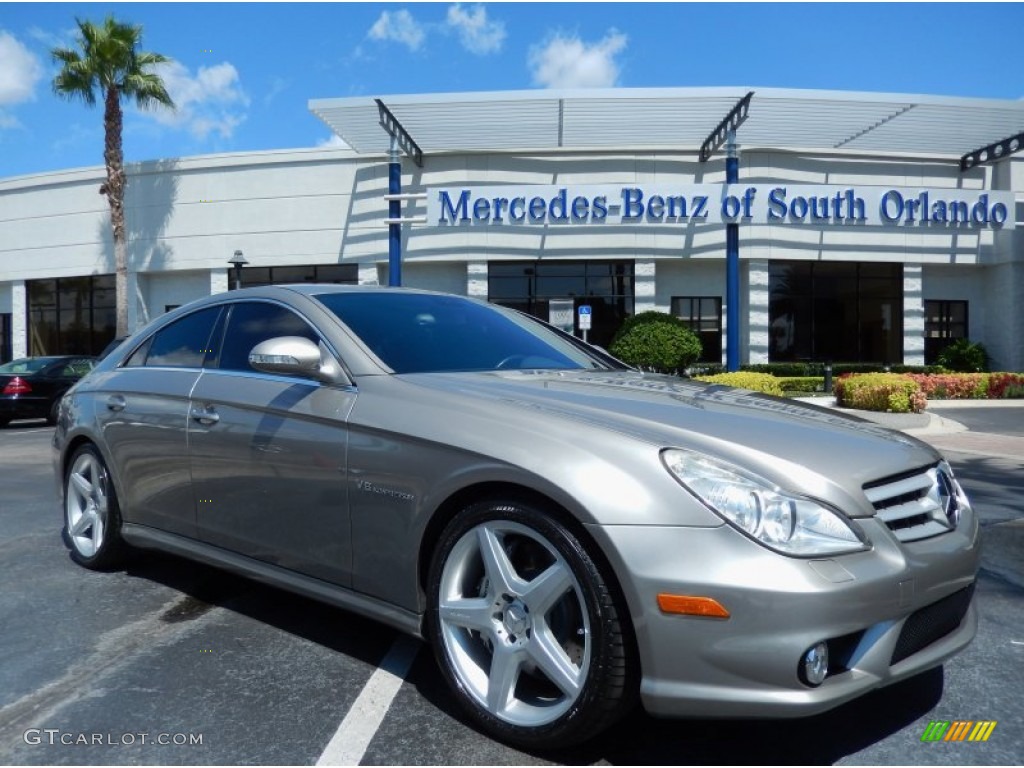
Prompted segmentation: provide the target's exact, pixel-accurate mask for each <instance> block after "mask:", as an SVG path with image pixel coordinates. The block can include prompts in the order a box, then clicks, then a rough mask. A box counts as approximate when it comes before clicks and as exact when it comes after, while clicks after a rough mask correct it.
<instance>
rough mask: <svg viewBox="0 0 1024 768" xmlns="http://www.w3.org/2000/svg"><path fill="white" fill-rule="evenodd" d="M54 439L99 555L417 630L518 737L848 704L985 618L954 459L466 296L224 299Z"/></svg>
mask: <svg viewBox="0 0 1024 768" xmlns="http://www.w3.org/2000/svg"><path fill="white" fill-rule="evenodd" d="M54 446H55V465H56V476H57V483H58V487H59V491H60V495H61V498H62V506H63V509H64V537H65V540H66V542H67V544H68V546H69V548H70V550H71V557H72V558H73V559H74V560H75V561H76V562H78V563H80V564H81V565H83V566H85V567H87V568H94V569H107V568H112V567H115V566H116V564H117V563H118V562H119V560H120V559H121V558H122V557H123V556H124V555H125V554H126V553H127V551H128V550H129V549H130V548H140V549H145V548H155V549H160V550H164V551H167V552H171V553H175V554H178V555H182V556H185V557H189V558H195V559H197V560H202V561H205V562H207V563H213V564H216V565H218V566H222V567H224V568H226V569H230V570H232V571H235V572H238V573H242V574H246V575H250V576H253V577H255V578H258V579H260V580H262V581H266V582H271V583H274V584H276V585H278V586H281V587H284V588H287V589H291V590H294V591H296V592H299V593H302V594H304V595H308V596H312V597H314V598H318V599H321V600H326V601H329V602H331V603H334V604H336V605H338V606H341V607H343V608H346V609H348V610H352V611H357V612H359V613H362V614H365V615H368V616H371V617H374V618H376V619H379V620H381V621H384V622H387V623H388V624H390V625H392V626H394V627H397V628H398V629H401V630H403V631H405V632H408V633H410V634H413V635H416V636H419V637H421V638H423V639H424V640H426V641H427V642H428V643H429V644H430V645H431V646H432V648H433V650H434V653H435V655H436V657H437V662H438V664H439V665H440V668H441V670H442V671H443V674H444V677H445V678H446V680H447V681H448V683H449V684H450V685H451V687H452V689H453V690H454V692H455V694H456V696H457V698H458V699H459V700H460V701H461V703H462V704H463V705H464V706H465V707H466V709H467V710H468V711H469V713H471V715H472V717H473V718H474V719H475V721H476V722H477V723H478V724H479V725H480V727H482V728H483V729H484V730H486V731H487V732H488V733H490V734H492V735H494V736H496V737H497V738H499V739H502V740H504V741H507V742H509V743H512V744H516V745H525V746H530V747H533V748H542V747H552V746H564V745H568V744H572V743H576V742H580V741H582V740H585V739H587V738H589V737H591V736H593V735H594V734H596V733H598V732H599V731H601V730H602V729H604V728H606V727H607V726H609V725H610V724H611V723H613V722H614V721H615V720H616V719H617V718H619V717H620V716H621V715H622V714H623V713H624V712H625V711H626V710H627V709H628V708H629V707H630V706H632V705H633V704H634V703H635V702H636V701H637V700H639V701H640V702H641V703H642V704H643V706H644V707H645V708H646V709H647V710H648V711H649V712H651V713H653V714H655V715H665V716H700V717H708V716H712V717H714V716H729V717H736V716H740V717H779V716H786V717H788V716H800V715H808V714H812V713H817V712H821V711H823V710H826V709H829V708H831V707H835V706H836V705H838V704H840V703H842V702H845V701H848V700H849V699H852V698H854V697H856V696H859V695H861V694H863V693H865V692H867V691H870V690H872V689H875V688H878V687H880V686H883V685H887V684H889V683H892V682H894V681H896V680H899V679H902V678H906V677H908V676H910V675H914V674H917V673H919V672H921V671H923V670H927V669H929V668H932V667H935V666H937V665H940V664H942V663H943V661H945V660H946V659H948V658H949V657H950V656H952V655H953V654H955V653H956V652H957V651H959V650H961V649H962V648H963V647H964V646H966V645H967V644H968V643H969V642H970V641H971V639H972V638H973V636H974V634H975V631H976V628H977V616H976V613H975V609H974V607H973V605H972V600H971V598H972V593H973V588H974V580H975V574H976V571H977V568H978V561H979V539H978V521H977V518H976V516H975V514H974V512H973V511H972V509H971V506H970V504H969V502H968V500H967V498H966V497H965V496H964V493H963V491H962V490H961V488H960V486H959V485H958V483H957V481H956V479H954V477H953V473H952V471H951V470H950V467H949V465H948V464H947V463H946V462H945V461H944V460H943V458H942V457H941V456H940V455H939V454H938V453H937V452H936V451H935V450H934V449H932V448H930V447H929V446H927V445H925V444H924V443H921V442H919V441H917V440H915V439H913V438H911V437H908V436H906V435H903V434H900V433H896V432H892V431H888V430H886V429H883V428H880V427H877V426H874V425H871V424H869V423H867V422H865V421H862V420H860V419H856V418H852V417H847V416H843V415H841V414H838V413H836V412H833V411H830V410H826V409H822V408H817V407H813V406H806V405H803V404H800V403H795V402H790V401H787V400H784V399H780V398H773V397H768V396H761V395H755V394H753V393H750V392H746V391H742V390H736V389H731V388H727V387H722V386H713V385H712V386H708V385H704V384H698V383H694V382H690V381H687V380H684V379H679V378H671V377H662V376H653V375H649V374H644V373H640V372H637V371H633V370H630V369H628V368H627V367H625V366H623V365H622V364H621V363H619V362H617V361H616V360H614V359H613V358H611V357H609V356H608V355H606V354H604V353H603V352H602V351H600V350H599V349H596V348H593V347H590V346H588V345H586V344H584V343H582V342H580V341H578V340H576V339H574V338H573V337H572V336H569V335H566V334H563V333H562V332H560V331H557V330H555V329H553V328H551V327H549V326H547V325H545V324H543V323H541V322H539V321H537V320H535V319H534V318H531V317H527V316H525V315H521V314H519V313H516V312H513V311H510V310H507V309H504V308H501V307H497V306H493V305H490V304H486V303H484V302H480V301H476V300H472V299H468V298H464V297H459V296H449V295H444V294H437V293H428V292H423V291H413V290H403V289H386V288H368V287H354V286H327V285H303V286H276V287H266V288H254V289H246V290H240V291H233V292H230V293H227V294H220V295H217V296H212V297H210V298H207V299H202V300H200V301H197V302H195V303H192V304H189V305H186V306H184V307H181V308H180V309H177V310H175V311H174V312H171V313H169V314H167V315H165V316H163V317H161V318H160V319H158V320H156V321H154V322H153V323H151V324H150V325H149V326H147V327H146V328H144V329H143V330H141V331H140V332H138V333H137V334H135V335H134V336H133V337H132V338H131V339H130V340H128V341H127V342H125V343H124V344H122V345H121V346H120V347H119V348H118V349H117V350H116V351H115V352H114V353H112V354H111V355H110V356H108V357H107V358H106V359H104V360H103V361H102V363H100V365H99V366H98V367H97V368H96V369H95V370H94V371H93V372H92V373H91V374H90V375H88V376H87V377H85V378H84V379H83V380H82V381H81V382H79V383H78V384H77V385H76V386H75V387H74V388H73V389H72V390H71V391H70V393H69V394H68V395H67V396H66V397H65V398H64V400H63V402H62V405H61V409H60V414H59V420H58V426H57V430H56V435H55V438H54Z"/></svg>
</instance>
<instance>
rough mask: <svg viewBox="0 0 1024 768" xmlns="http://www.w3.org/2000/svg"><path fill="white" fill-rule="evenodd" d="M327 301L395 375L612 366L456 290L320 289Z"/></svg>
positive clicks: (536, 325) (533, 324)
mask: <svg viewBox="0 0 1024 768" xmlns="http://www.w3.org/2000/svg"><path fill="white" fill-rule="evenodd" d="M316 299H317V300H318V301H320V302H321V303H322V304H323V305H324V306H326V307H327V308H328V309H330V310H331V311H332V312H333V313H334V314H335V315H337V316H338V317H339V318H340V319H341V321H342V322H343V323H345V325H347V326H348V327H349V328H351V329H352V331H354V332H355V334H356V335H357V336H359V338H360V339H361V340H362V342H363V343H364V344H365V345H366V346H367V347H369V348H370V350H371V351H372V352H373V353H374V354H375V355H376V356H377V357H378V358H380V359H381V361H383V362H384V363H385V364H386V365H387V366H388V367H389V368H391V369H392V370H393V371H395V373H428V372H440V371H497V370H523V369H537V368H552V369H579V368H586V369H594V368H596V369H601V370H607V369H608V368H609V367H611V366H610V365H609V363H608V362H606V361H605V360H604V359H602V357H600V356H598V355H597V354H592V353H591V352H590V351H589V350H588V349H587V348H586V346H585V345H583V344H582V343H581V342H574V341H573V340H571V339H569V338H562V337H561V336H559V334H557V333H555V332H554V331H552V330H551V329H549V328H547V327H545V326H543V325H541V324H539V323H537V322H534V321H533V320H532V319H530V318H527V317H524V316H520V315H518V313H515V312H512V311H511V310H503V309H499V308H497V307H494V306H489V305H487V304H483V303H480V302H476V301H472V300H469V299H464V298H461V297H458V296H445V295H439V294H424V293H382V292H381V293H378V292H367V293H322V294H318V295H317V296H316Z"/></svg>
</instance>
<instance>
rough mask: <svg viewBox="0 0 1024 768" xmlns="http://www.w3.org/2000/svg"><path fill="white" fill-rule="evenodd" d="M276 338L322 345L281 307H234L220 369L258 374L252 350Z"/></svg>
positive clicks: (254, 303)
mask: <svg viewBox="0 0 1024 768" xmlns="http://www.w3.org/2000/svg"><path fill="white" fill-rule="evenodd" d="M276 336H302V337H303V338H306V339H309V340H310V341H312V342H314V343H318V342H319V341H320V339H319V337H318V336H317V334H316V332H315V331H314V330H313V329H312V328H311V327H310V326H309V324H308V323H307V322H306V321H305V320H303V319H302V318H301V317H299V316H298V315H296V314H295V313H294V312H292V311H291V310H290V309H287V308H285V307H282V306H280V305H278V304H268V303H266V302H257V301H247V302H243V303H240V304H235V305H233V306H232V307H231V314H230V315H229V317H228V324H227V333H226V334H225V336H224V343H223V345H222V346H221V353H220V367H221V368H224V369H227V370H232V371H251V370H254V369H253V368H252V366H250V365H249V353H250V352H251V351H252V348H253V347H255V346H256V345H257V344H259V343H260V342H261V341H266V340H267V339H273V338H274V337H276Z"/></svg>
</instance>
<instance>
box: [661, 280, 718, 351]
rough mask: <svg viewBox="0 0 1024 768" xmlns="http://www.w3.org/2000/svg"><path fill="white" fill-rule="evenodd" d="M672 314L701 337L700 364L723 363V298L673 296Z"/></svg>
mask: <svg viewBox="0 0 1024 768" xmlns="http://www.w3.org/2000/svg"><path fill="white" fill-rule="evenodd" d="M672 314H673V315H675V316H676V317H678V318H679V319H680V320H682V321H683V322H685V323H687V324H688V325H689V326H690V330H692V331H693V332H694V333H696V334H697V335H698V336H699V337H700V343H701V352H700V358H699V362H701V363H721V362H722V297H721V296H673V297H672Z"/></svg>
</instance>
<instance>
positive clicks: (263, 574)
mask: <svg viewBox="0 0 1024 768" xmlns="http://www.w3.org/2000/svg"><path fill="white" fill-rule="evenodd" d="M121 535H122V536H123V537H124V540H125V541H126V542H128V543H129V544H131V545H132V546H133V547H140V548H142V549H158V550H160V551H162V552H169V553H170V554H172V555H179V556H181V557H184V558H188V559H189V560H198V561H199V562H202V563H206V564H207V565H213V566H216V567H217V568H223V569H224V570H226V571H231V572H232V573H236V574H239V575H240V576H245V577H247V578H250V579H253V580H254V581H259V582H261V583H263V584H269V585H270V586H273V587H278V588H279V589H285V590H288V591H289V592H295V593H296V594H300V595H303V596H304V597H309V598H312V599H313V600H319V601H320V602H323V603H327V604H328V605H334V606H337V607H338V608H344V609H345V610H349V611H353V612H355V613H358V614H360V615H362V616H366V617H367V618H370V619H373V620H375V621H380V622H382V623H384V624H387V625H389V626H391V627H393V628H394V629H397V630H399V631H400V632H404V633H406V634H409V635H413V636H414V637H417V638H419V639H421V640H422V639H423V629H422V626H423V624H422V620H423V616H422V615H421V614H418V613H413V612H412V611H407V610H405V609H404V608H400V607H398V606H397V605H394V604H392V603H386V602H383V601H381V600H376V599H374V598H372V597H369V596H367V595H364V594H361V593H359V592H354V591H352V590H350V589H346V588H344V587H340V586H338V585H337V584H330V583H328V582H326V581H322V580H320V579H314V578H313V577H311V576H304V575H303V574H301V573H296V572H295V571H289V570H287V569H285V568H281V567H280V566H277V565H271V564H270V563H263V562H260V561H259V560H253V559H252V558H249V557H245V556H243V555H239V554H236V553H235V552H229V551H228V550H226V549H221V548H220V547H215V546H212V545H210V544H206V543H204V542H202V541H196V540H194V539H189V538H186V537H184V536H179V535H177V534H174V533H167V532H166V531H161V530H157V529H156V528H150V527H148V526H145V525H138V524H135V523H124V524H123V525H122V526H121Z"/></svg>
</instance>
